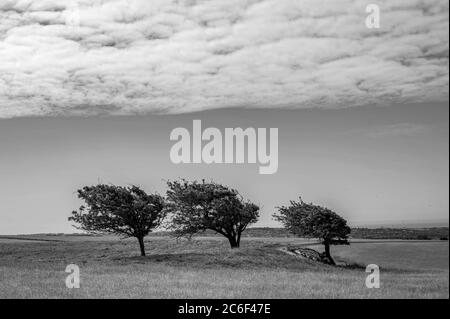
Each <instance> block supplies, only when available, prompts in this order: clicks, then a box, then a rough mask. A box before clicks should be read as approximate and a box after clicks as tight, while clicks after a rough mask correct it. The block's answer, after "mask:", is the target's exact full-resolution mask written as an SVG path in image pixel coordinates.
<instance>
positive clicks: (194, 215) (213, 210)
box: [167, 180, 259, 248]
mask: <svg viewBox="0 0 450 319" xmlns="http://www.w3.org/2000/svg"><path fill="white" fill-rule="evenodd" d="M167 185H168V190H167V209H168V212H170V213H171V227H172V229H173V230H174V231H175V234H177V235H178V236H186V235H187V236H191V235H193V234H195V233H198V232H201V231H205V230H207V229H209V230H213V231H215V232H217V233H219V234H221V235H223V236H225V237H226V238H227V239H228V241H229V243H230V246H231V247H232V248H237V247H239V246H240V240H241V235H242V232H243V231H244V230H245V229H246V228H247V226H248V225H250V224H252V223H255V222H256V221H257V220H258V217H259V207H258V206H257V205H255V204H253V203H251V202H248V201H244V200H243V198H242V196H240V195H239V193H238V192H237V191H236V190H234V189H231V188H229V187H226V186H223V185H220V184H217V183H214V182H209V183H207V182H205V181H202V182H197V181H194V182H189V181H186V180H180V181H173V182H171V181H169V182H168V183H167Z"/></svg>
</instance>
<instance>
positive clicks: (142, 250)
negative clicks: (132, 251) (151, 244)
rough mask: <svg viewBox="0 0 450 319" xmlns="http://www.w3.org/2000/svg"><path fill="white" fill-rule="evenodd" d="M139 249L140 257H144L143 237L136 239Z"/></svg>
mask: <svg viewBox="0 0 450 319" xmlns="http://www.w3.org/2000/svg"><path fill="white" fill-rule="evenodd" d="M138 241H139V248H140V249H141V256H145V245H144V237H138Z"/></svg>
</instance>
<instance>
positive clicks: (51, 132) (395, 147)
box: [0, 103, 449, 234]
mask: <svg viewBox="0 0 450 319" xmlns="http://www.w3.org/2000/svg"><path fill="white" fill-rule="evenodd" d="M448 118H449V110H448V105H447V104H444V103H436V104H414V105H395V106H389V107H361V108H354V109H341V110H324V109H312V110H283V111H279V110H240V109H224V110H215V111H202V112H199V113H188V114H180V115H147V116H139V117H135V116H124V117H112V116H105V117H90V118H80V117H79V118H74V117H66V118H49V117H42V118H16V119H3V120H0V150H1V153H0V163H1V165H0V176H1V180H0V194H1V203H2V204H1V208H0V216H1V223H0V234H2V233H3V234H17V233H39V232H73V231H74V229H73V228H72V227H71V224H70V223H69V222H68V221H67V217H68V216H70V213H71V211H72V210H74V209H77V208H78V207H79V206H80V205H81V204H82V202H81V201H80V200H78V199H77V197H76V193H75V192H76V190H77V189H79V188H81V187H82V186H84V185H91V184H96V183H98V182H102V183H113V184H118V185H131V184H137V185H139V186H141V187H143V188H144V189H145V190H146V191H147V192H159V193H160V194H164V193H165V190H166V186H165V181H166V180H172V179H176V178H187V179H190V180H192V179H197V180H201V179H203V178H204V179H206V180H210V179H213V180H215V181H217V182H220V183H223V184H225V185H229V186H231V187H234V188H236V189H237V190H239V191H240V192H241V193H242V195H243V196H244V197H245V198H246V199H249V200H251V201H253V202H255V203H256V204H259V205H260V206H261V218H260V222H259V223H258V224H256V225H255V226H279V225H278V224H277V223H276V222H275V221H273V219H272V214H273V213H274V212H275V211H276V207H277V206H280V205H286V204H289V201H290V200H296V199H298V197H299V196H302V198H303V199H304V200H305V201H307V202H313V203H316V204H320V205H325V206H327V207H329V208H331V209H333V210H334V211H336V212H337V213H339V214H341V215H342V216H344V218H346V219H347V220H348V221H349V223H350V224H353V225H354V224H362V225H365V224H372V223H380V222H382V223H391V222H404V223H414V222H418V221H424V220H427V221H432V220H434V221H436V220H439V221H442V220H447V221H448V207H449V197H448V192H449V164H448V161H449V138H448V136H449V122H448ZM193 119H200V120H202V126H203V127H204V128H206V127H210V126H211V127H217V128H219V129H220V130H221V131H222V132H223V128H225V127H242V128H247V127H254V128H258V127H277V128H278V129H279V167H278V171H277V173H276V174H272V175H261V174H259V172H258V165H257V164H210V165H207V164H178V165H176V164H173V163H172V162H171V161H170V159H169V152H170V149H171V147H172V146H173V145H174V143H175V142H174V141H170V139H169V136H170V132H171V131H172V130H173V129H174V128H176V127H184V128H187V129H188V130H190V131H192V121H193Z"/></svg>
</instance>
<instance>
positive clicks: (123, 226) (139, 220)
mask: <svg viewBox="0 0 450 319" xmlns="http://www.w3.org/2000/svg"><path fill="white" fill-rule="evenodd" d="M78 197H79V198H80V199H82V200H84V202H85V203H86V204H85V205H83V206H81V207H80V208H79V210H78V211H73V212H72V216H71V217H69V221H72V222H75V223H77V224H79V226H78V227H77V228H79V229H83V230H86V231H88V232H91V233H111V234H115V235H119V236H123V237H136V238H137V239H138V241H139V244H140V248H141V255H145V249H144V241H143V239H144V237H145V236H146V235H148V233H149V232H150V231H151V230H152V229H153V228H155V227H157V226H159V225H160V224H161V222H162V220H163V218H164V210H163V209H164V198H163V197H161V196H160V195H157V194H151V195H149V194H147V193H146V192H145V191H143V190H142V189H140V188H139V187H137V186H130V187H122V186H115V185H105V184H99V185H95V186H85V187H83V188H82V189H80V190H78Z"/></svg>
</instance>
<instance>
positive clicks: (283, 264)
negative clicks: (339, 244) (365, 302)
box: [0, 237, 449, 298]
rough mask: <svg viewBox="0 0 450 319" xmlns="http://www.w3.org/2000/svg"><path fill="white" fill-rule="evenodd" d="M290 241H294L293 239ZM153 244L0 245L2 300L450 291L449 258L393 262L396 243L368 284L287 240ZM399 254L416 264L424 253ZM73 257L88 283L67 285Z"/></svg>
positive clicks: (443, 294)
mask: <svg viewBox="0 0 450 319" xmlns="http://www.w3.org/2000/svg"><path fill="white" fill-rule="evenodd" d="M288 243H289V244H290V245H292V244H293V242H292V239H289V242H288ZM302 243H303V241H301V240H297V244H302ZM146 244H147V253H148V256H147V257H144V258H142V257H137V256H136V255H137V254H138V247H137V243H135V242H134V240H123V241H120V240H112V239H110V238H108V240H103V239H102V238H97V240H92V239H89V240H85V238H78V239H76V240H72V239H71V240H70V241H59V242H36V243H33V242H26V243H24V242H17V241H15V242H11V243H5V242H3V243H0V298H93V297H96V298H448V297H449V286H448V280H449V277H448V262H447V265H446V266H445V265H441V267H440V269H428V268H420V263H419V264H418V267H417V269H413V268H414V267H409V268H408V269H402V268H401V267H393V266H394V265H393V264H392V255H393V254H395V250H393V251H391V250H390V247H389V245H392V244H388V243H386V244H384V245H385V248H384V251H385V255H386V256H390V258H391V259H390V261H389V263H390V264H389V267H383V266H384V265H383V260H382V258H381V257H382V253H381V251H382V248H381V247H378V246H377V256H378V257H377V258H378V260H377V261H378V264H379V265H380V266H381V267H382V273H381V285H382V286H381V288H380V289H367V288H366V287H365V284H364V283H365V277H366V275H367V273H365V272H364V269H360V268H356V269H351V268H339V267H331V266H326V265H322V264H317V263H314V262H311V261H306V260H301V259H298V258H296V257H294V256H290V255H287V254H285V253H283V252H281V251H279V250H278V248H279V247H280V246H281V245H283V243H282V242H280V241H279V240H277V241H273V242H272V241H271V240H270V239H265V240H246V241H244V242H243V247H242V248H241V249H239V250H231V249H229V248H228V247H227V243H226V242H225V241H222V240H220V239H217V238H214V239H211V238H209V239H205V238H203V239H201V238H198V239H196V240H193V241H190V242H186V241H182V242H177V241H176V240H174V239H169V238H164V237H163V238H149V239H148V240H147V242H146ZM285 244H287V243H285ZM414 244H415V245H418V243H414ZM429 244H430V243H429ZM439 244H441V245H445V244H446V243H436V245H439ZM364 245H370V244H364ZM378 245H381V244H378ZM404 245H409V244H404ZM446 245H447V246H446V251H447V261H448V243H447V244H446ZM355 246H356V245H355ZM354 248H355V247H354ZM433 249H436V250H435V251H437V252H439V253H442V247H441V246H436V247H434V248H433V247H432V246H430V245H429V246H427V249H426V251H433ZM355 250H356V251H360V252H367V249H361V248H358V247H356V248H355ZM411 251H412V250H411ZM419 251H421V252H423V251H422V250H419ZM416 252H417V250H416ZM380 256H381V257H380ZM347 257H348V256H346V259H347ZM352 258H355V256H352ZM384 258H385V259H389V258H388V257H384ZM399 258H401V259H402V260H403V261H404V260H405V259H408V258H409V261H410V264H414V260H416V259H417V254H413V255H410V256H407V254H403V255H402V256H400V257H399ZM355 259H358V256H356V258H355ZM363 259H364V258H362V259H361V260H363ZM70 263H74V264H77V265H79V266H80V269H81V288H80V289H67V288H66V287H65V282H64V281H65V278H66V276H67V275H68V274H67V273H65V272H64V270H65V267H66V265H68V264H70ZM400 264H401V263H400ZM400 264H399V265H400Z"/></svg>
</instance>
